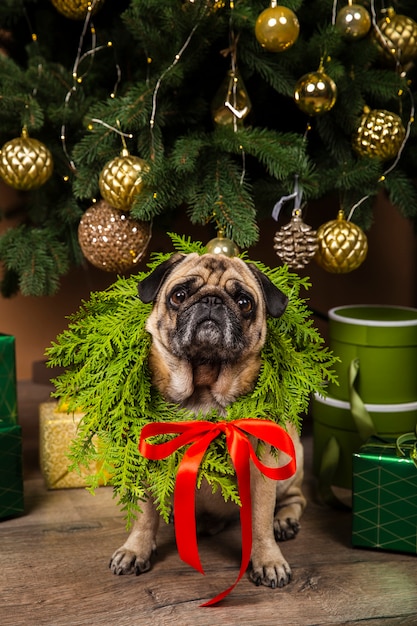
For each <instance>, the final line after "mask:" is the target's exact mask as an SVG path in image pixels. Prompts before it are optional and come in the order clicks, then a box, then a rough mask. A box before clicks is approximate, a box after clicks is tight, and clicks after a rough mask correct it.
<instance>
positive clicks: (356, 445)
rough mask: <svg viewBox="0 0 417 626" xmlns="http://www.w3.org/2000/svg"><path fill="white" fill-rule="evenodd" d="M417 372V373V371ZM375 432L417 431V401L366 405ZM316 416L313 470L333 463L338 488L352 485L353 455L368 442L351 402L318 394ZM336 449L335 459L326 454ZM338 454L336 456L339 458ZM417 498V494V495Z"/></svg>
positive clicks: (314, 407) (314, 405)
mask: <svg viewBox="0 0 417 626" xmlns="http://www.w3.org/2000/svg"><path fill="white" fill-rule="evenodd" d="M415 375H416V376H417V370H416V373H415ZM364 406H365V409H366V410H367V411H368V414H369V416H370V417H371V419H372V422H373V425H374V427H375V431H376V432H377V433H378V435H379V436H380V437H383V438H386V437H397V436H398V435H401V434H403V433H406V432H409V431H412V430H414V428H415V426H416V424H417V401H416V402H404V403H402V404H365V405H364ZM311 411H312V416H313V471H314V474H315V475H316V476H320V471H321V467H322V464H323V459H324V464H325V465H326V466H327V467H329V465H330V464H333V465H334V467H333V471H332V482H331V484H332V485H334V486H336V487H343V488H345V489H351V488H352V454H353V453H354V452H358V451H359V449H360V447H361V446H362V445H363V444H364V443H365V440H366V438H362V437H361V435H360V433H359V431H358V428H357V424H356V422H355V419H354V417H353V415H352V411H351V405H350V403H349V402H345V401H343V400H338V399H337V398H333V397H330V396H327V397H326V398H324V397H323V396H320V395H318V394H315V395H314V397H313V399H312V406H311ZM330 450H331V451H332V455H333V456H332V458H329V460H327V461H326V456H327V455H329V454H330ZM335 457H336V458H335ZM416 498H417V494H416Z"/></svg>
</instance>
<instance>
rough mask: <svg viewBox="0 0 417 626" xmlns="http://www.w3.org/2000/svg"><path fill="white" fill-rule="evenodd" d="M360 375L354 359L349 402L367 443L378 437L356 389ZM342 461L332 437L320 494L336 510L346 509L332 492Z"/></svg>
mask: <svg viewBox="0 0 417 626" xmlns="http://www.w3.org/2000/svg"><path fill="white" fill-rule="evenodd" d="M358 373H359V359H353V360H352V361H351V362H350V364H349V370H348V375H349V378H348V382H349V402H350V411H351V414H352V417H353V420H354V422H355V426H356V429H357V431H358V433H359V436H360V438H361V439H362V441H364V442H365V441H366V440H367V439H369V437H371V436H372V435H376V434H377V432H376V428H375V425H374V423H373V421H372V417H371V416H370V415H369V413H368V410H367V408H366V406H365V404H364V402H363V400H362V398H361V397H360V395H359V393H358V392H357V391H356V389H355V381H356V378H357V376H358ZM339 460H340V446H339V443H338V441H337V439H336V437H334V436H332V437H330V439H329V441H328V442H327V445H326V447H325V449H324V452H323V455H322V458H321V464H320V471H319V492H320V496H321V499H322V500H323V501H324V502H325V503H326V504H330V505H332V506H333V507H336V508H342V509H346V508H349V507H347V506H346V505H345V504H344V503H343V502H341V501H340V500H339V498H337V497H336V496H335V494H334V493H333V490H332V484H333V478H334V475H335V472H336V470H337V467H338V465H339Z"/></svg>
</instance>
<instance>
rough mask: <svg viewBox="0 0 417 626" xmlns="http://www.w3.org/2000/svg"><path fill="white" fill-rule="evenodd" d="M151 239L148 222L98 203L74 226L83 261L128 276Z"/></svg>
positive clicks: (101, 201) (102, 202) (106, 204)
mask: <svg viewBox="0 0 417 626" xmlns="http://www.w3.org/2000/svg"><path fill="white" fill-rule="evenodd" d="M150 237H151V228H150V224H149V223H148V222H141V221H139V220H135V219H133V218H132V217H131V216H130V214H129V213H123V212H122V211H119V210H118V209H115V208H114V207H112V206H110V205H109V204H108V203H107V202H106V201H105V200H100V201H99V202H97V203H96V204H93V205H92V206H91V207H89V208H88V209H87V210H86V212H85V213H84V215H83V216H82V218H81V220H80V223H79V226H78V241H79V244H80V247H81V250H82V253H83V255H84V256H85V258H86V259H87V260H88V261H90V263H91V264H92V265H94V266H95V267H98V268H99V269H101V270H105V271H107V272H128V271H130V270H132V269H134V268H135V267H136V265H137V264H138V263H139V261H140V259H141V258H142V257H143V255H144V254H145V252H146V249H147V247H148V243H149V240H150Z"/></svg>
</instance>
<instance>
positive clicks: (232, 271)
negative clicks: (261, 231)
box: [138, 253, 288, 317]
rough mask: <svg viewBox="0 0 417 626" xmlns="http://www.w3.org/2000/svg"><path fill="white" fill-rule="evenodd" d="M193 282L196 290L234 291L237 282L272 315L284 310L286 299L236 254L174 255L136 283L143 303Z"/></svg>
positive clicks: (251, 265) (263, 275)
mask: <svg viewBox="0 0 417 626" xmlns="http://www.w3.org/2000/svg"><path fill="white" fill-rule="evenodd" d="M185 283H187V284H191V283H193V284H194V287H195V289H200V288H202V287H203V286H208V287H210V286H211V288H213V289H214V288H216V289H220V288H221V289H225V290H226V291H228V292H229V293H233V291H235V292H236V290H237V287H238V286H239V285H241V286H244V287H245V290H250V293H251V295H252V296H253V297H254V300H255V301H256V303H257V304H259V303H260V302H261V301H262V300H263V301H264V302H265V304H266V308H267V311H268V313H269V314H270V315H272V316H273V317H279V316H280V315H282V313H283V312H284V311H285V309H286V306H287V303H288V298H287V296H286V295H285V294H283V293H282V292H281V291H280V289H278V288H277V287H276V286H275V285H274V284H273V283H272V282H271V281H270V280H269V278H267V276H266V275H265V274H263V273H262V272H261V271H259V269H258V268H257V267H256V266H254V265H253V264H248V263H245V262H244V261H242V259H239V258H238V257H226V256H223V255H218V254H203V255H199V254H197V253H192V254H187V255H182V254H175V255H173V256H172V257H170V258H169V259H168V260H167V261H164V262H163V263H161V264H160V265H159V266H158V267H156V268H155V269H154V270H153V272H152V273H151V274H150V275H149V276H147V277H146V278H145V279H144V280H142V281H141V282H140V283H139V285H138V292H139V297H140V299H141V300H142V302H145V303H149V302H154V303H156V302H157V301H160V298H161V296H162V297H163V294H164V293H165V294H166V293H169V291H170V290H171V289H173V288H174V287H175V286H177V285H180V284H183V285H184V284H185Z"/></svg>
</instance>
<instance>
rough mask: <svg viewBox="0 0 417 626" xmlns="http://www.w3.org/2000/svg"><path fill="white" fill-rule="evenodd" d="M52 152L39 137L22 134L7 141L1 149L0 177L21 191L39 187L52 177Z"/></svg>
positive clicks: (24, 131)
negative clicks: (34, 137)
mask: <svg viewBox="0 0 417 626" xmlns="http://www.w3.org/2000/svg"><path fill="white" fill-rule="evenodd" d="M53 169H54V164H53V160H52V154H51V153H50V151H49V150H48V148H47V147H46V146H45V144H43V143H42V142H41V141H38V139H33V138H32V137H29V134H28V132H27V130H26V129H25V128H24V129H23V130H22V135H21V136H20V137H16V138H15V139H11V140H10V141H8V142H6V143H5V144H4V146H3V147H2V149H1V151H0V177H1V178H2V179H3V180H4V182H5V183H7V184H8V185H10V187H13V188H14V189H18V190H19V191H30V190H32V189H38V188H39V187H41V186H42V185H43V184H44V183H46V181H47V180H48V179H49V178H50V177H51V175H52V172H53Z"/></svg>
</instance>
